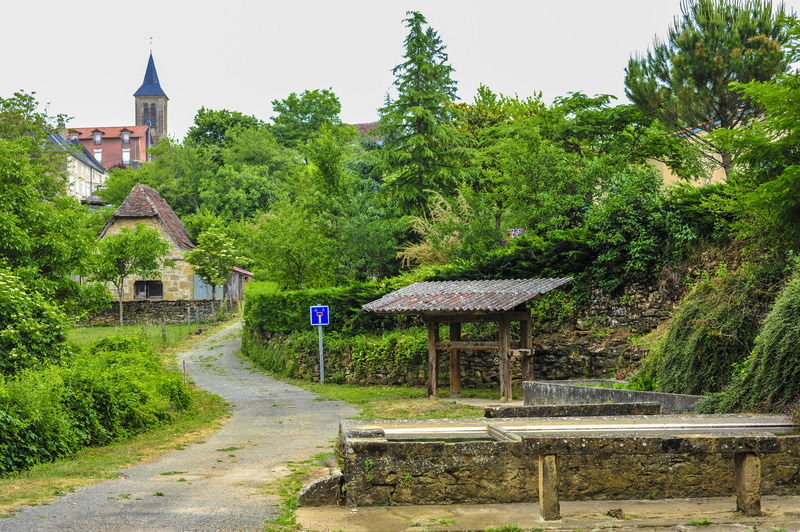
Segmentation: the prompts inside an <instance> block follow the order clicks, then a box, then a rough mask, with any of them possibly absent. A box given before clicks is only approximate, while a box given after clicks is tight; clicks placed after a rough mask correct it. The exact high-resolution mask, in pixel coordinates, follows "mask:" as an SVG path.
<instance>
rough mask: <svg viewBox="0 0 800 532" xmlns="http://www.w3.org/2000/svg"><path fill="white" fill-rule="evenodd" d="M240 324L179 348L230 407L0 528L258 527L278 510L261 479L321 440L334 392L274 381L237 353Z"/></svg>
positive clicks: (340, 411) (331, 421)
mask: <svg viewBox="0 0 800 532" xmlns="http://www.w3.org/2000/svg"><path fill="white" fill-rule="evenodd" d="M240 346H241V325H240V324H239V323H237V324H234V325H231V326H230V327H228V328H226V329H224V330H223V331H221V332H220V333H218V334H216V335H215V336H213V337H211V338H209V339H207V340H205V341H203V342H202V343H200V344H197V345H196V346H194V347H193V348H192V350H191V351H187V352H186V353H182V354H180V355H178V359H179V360H180V361H184V360H185V361H186V372H187V373H188V374H189V375H190V377H191V378H192V379H193V380H194V382H195V383H196V384H197V385H198V386H199V387H201V388H203V389H205V390H208V391H211V392H214V393H216V394H218V395H220V396H221V397H223V398H225V399H226V400H227V401H228V402H229V403H230V404H231V406H230V412H231V416H230V418H229V419H227V420H226V421H225V422H224V424H223V426H222V428H221V429H220V430H219V431H218V432H216V433H214V434H212V435H210V436H208V437H207V438H206V440H205V441H203V442H199V443H196V444H193V445H189V446H187V447H186V448H184V449H182V450H176V451H172V452H169V453H167V454H164V455H162V456H160V457H158V458H156V459H155V460H153V461H150V462H147V463H143V464H140V465H137V466H134V467H131V468H130V469H127V470H125V471H122V472H121V475H120V478H118V479H115V480H110V481H107V482H103V483H100V484H95V485H93V486H89V487H86V488H80V489H78V490H77V491H75V493H71V494H69V495H66V496H64V497H62V498H60V499H58V500H56V501H54V502H52V503H50V504H48V505H45V506H37V507H23V508H22V509H21V510H20V512H19V513H17V514H15V515H14V516H13V517H10V518H6V519H0V530H26V531H27V530H261V529H263V528H264V525H265V523H266V521H267V520H268V519H270V518H272V517H275V516H276V515H277V504H278V502H279V500H278V496H277V495H270V494H267V493H266V491H265V489H264V488H265V484H266V483H267V482H269V481H271V480H275V479H277V478H281V477H283V476H286V475H287V474H288V473H289V471H288V470H287V468H286V462H287V461H298V460H305V459H307V458H310V457H312V456H314V455H316V454H318V453H320V452H324V451H326V450H328V449H329V448H330V443H331V442H332V441H333V440H334V439H335V438H336V435H337V433H338V423H339V419H341V418H346V417H352V416H354V415H355V414H356V411H355V409H354V408H353V407H350V406H348V405H346V404H345V403H343V402H338V401H336V402H334V401H314V397H315V396H314V394H312V393H310V392H307V391H305V390H302V389H300V388H297V387H295V386H291V385H289V384H285V383H282V382H280V381H277V380H275V379H273V378H271V377H269V376H268V375H266V374H264V373H262V372H261V371H259V370H258V369H255V368H254V366H253V365H252V364H251V363H250V362H249V361H246V360H242V359H241V358H239V356H237V353H238V351H239V348H240Z"/></svg>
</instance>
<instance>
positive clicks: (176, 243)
mask: <svg viewBox="0 0 800 532" xmlns="http://www.w3.org/2000/svg"><path fill="white" fill-rule="evenodd" d="M137 223H143V224H144V225H146V226H147V227H150V228H153V229H155V230H157V231H158V232H159V233H160V234H161V237H162V238H163V239H164V240H166V241H167V242H169V244H170V251H169V252H168V253H167V258H168V259H169V260H171V261H173V262H174V263H175V266H174V267H172V268H169V267H166V268H163V269H162V271H161V276H160V278H158V279H141V278H139V277H135V276H131V277H129V278H128V279H125V285H124V287H123V293H122V300H123V301H133V300H143V299H163V300H167V301H186V300H194V299H200V298H197V297H195V275H194V271H193V270H192V266H191V265H190V264H189V263H187V262H186V261H185V260H184V259H183V254H184V253H185V252H187V251H189V250H190V249H194V248H195V247H196V246H195V245H194V243H193V242H192V241H191V239H190V238H189V234H188V233H187V232H186V229H185V228H184V226H183V222H181V220H180V218H178V215H177V214H175V211H173V210H172V208H171V207H170V206H169V205H168V204H167V202H166V201H165V200H164V198H162V197H161V195H160V194H159V193H158V192H156V191H155V190H153V189H152V188H150V187H148V186H147V185H141V184H137V185H135V186H134V187H133V189H132V190H131V192H130V194H128V197H127V198H125V201H124V202H122V205H120V206H119V208H118V209H117V210H116V211H115V212H114V214H113V215H111V218H110V219H109V220H108V223H106V226H105V227H104V228H103V230H102V231H101V232H100V236H99V238H100V239H103V238H104V237H106V236H107V235H113V234H116V233H119V232H120V229H122V228H123V227H129V228H131V229H133V228H135V227H136V224H137ZM111 289H112V293H113V292H114V289H113V287H111Z"/></svg>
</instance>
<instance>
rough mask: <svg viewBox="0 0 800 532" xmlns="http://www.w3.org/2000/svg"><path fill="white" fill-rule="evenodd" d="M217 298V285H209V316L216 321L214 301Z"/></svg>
mask: <svg viewBox="0 0 800 532" xmlns="http://www.w3.org/2000/svg"><path fill="white" fill-rule="evenodd" d="M216 299H217V287H216V286H214V285H213V284H212V285H211V318H212V319H213V320H214V321H217V315H216V314H215V313H214V301H215V300H216Z"/></svg>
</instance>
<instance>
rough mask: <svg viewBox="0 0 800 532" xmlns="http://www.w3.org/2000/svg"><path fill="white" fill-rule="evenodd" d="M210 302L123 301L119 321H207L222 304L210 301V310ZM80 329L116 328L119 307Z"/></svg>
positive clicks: (100, 315) (207, 300)
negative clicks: (104, 326)
mask: <svg viewBox="0 0 800 532" xmlns="http://www.w3.org/2000/svg"><path fill="white" fill-rule="evenodd" d="M211 303H212V302H211V300H210V299H201V300H195V301H166V300H139V301H124V302H123V304H122V312H123V316H122V317H123V320H124V323H125V324H126V325H142V324H150V323H161V320H162V319H166V321H167V323H187V319H188V314H189V313H191V320H192V322H193V323H194V322H195V321H196V320H197V318H198V315H199V318H200V321H203V322H205V321H211V320H213V319H214V317H215V313H216V312H217V311H218V310H219V306H220V304H221V303H222V304H224V302H220V301H214V310H213V312H212V309H211ZM82 325H88V326H94V325H119V303H118V302H117V301H115V302H114V303H112V304H111V306H110V307H108V308H105V309H102V310H100V311H99V312H97V313H96V314H95V315H93V316H90V317H89V318H88V319H87V320H86V321H85V322H84V323H83V324H82Z"/></svg>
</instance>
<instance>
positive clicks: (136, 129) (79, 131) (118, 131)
mask: <svg viewBox="0 0 800 532" xmlns="http://www.w3.org/2000/svg"><path fill="white" fill-rule="evenodd" d="M123 131H129V132H130V133H131V137H144V136H145V135H147V126H110V127H70V128H67V133H66V135H65V136H66V137H67V138H68V139H72V137H73V134H76V135H77V136H78V140H83V139H91V138H92V136H93V135H94V133H95V132H100V133H101V134H102V135H103V137H104V138H118V137H121V136H122V132H123Z"/></svg>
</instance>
